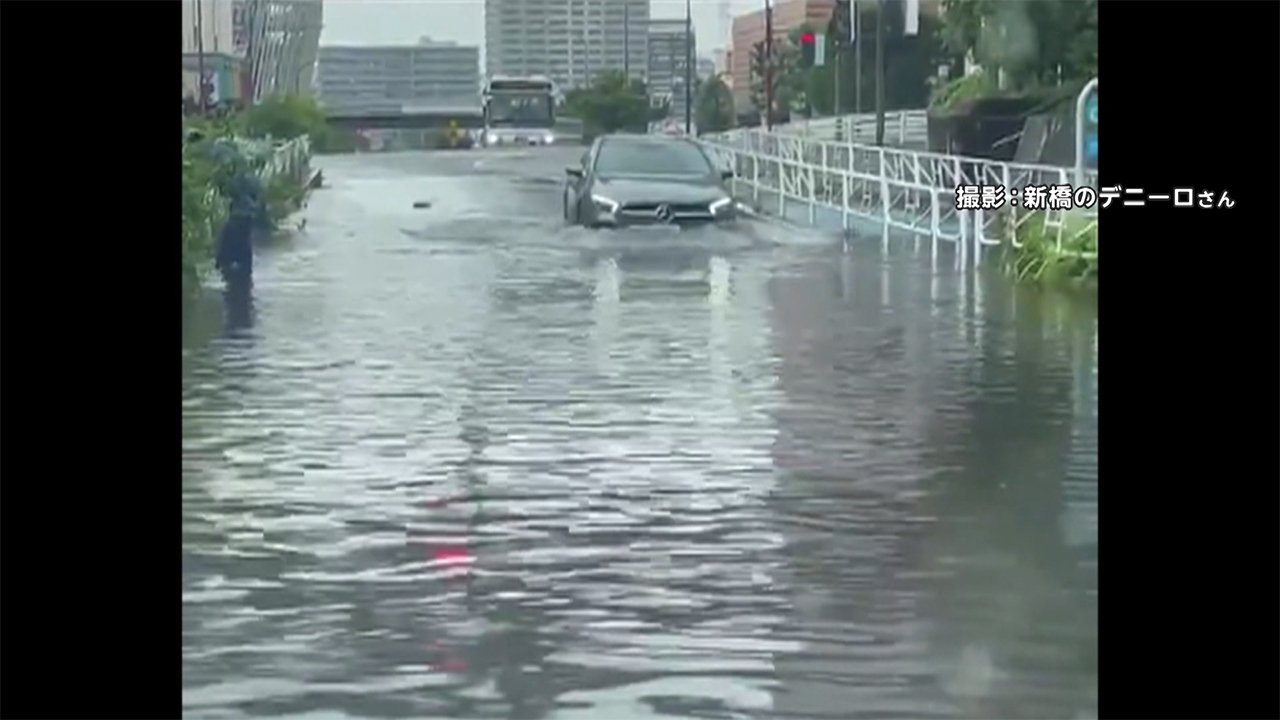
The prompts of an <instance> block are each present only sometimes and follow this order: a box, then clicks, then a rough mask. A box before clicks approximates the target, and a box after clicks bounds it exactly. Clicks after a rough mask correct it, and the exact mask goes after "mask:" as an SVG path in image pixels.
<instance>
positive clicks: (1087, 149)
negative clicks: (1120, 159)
mask: <svg viewBox="0 0 1280 720" xmlns="http://www.w3.org/2000/svg"><path fill="white" fill-rule="evenodd" d="M1084 123H1085V124H1084V158H1085V163H1086V164H1088V166H1089V167H1091V168H1096V167H1097V166H1098V91H1097V90H1094V91H1093V92H1092V93H1091V94H1090V96H1089V99H1088V100H1086V101H1085V106H1084Z"/></svg>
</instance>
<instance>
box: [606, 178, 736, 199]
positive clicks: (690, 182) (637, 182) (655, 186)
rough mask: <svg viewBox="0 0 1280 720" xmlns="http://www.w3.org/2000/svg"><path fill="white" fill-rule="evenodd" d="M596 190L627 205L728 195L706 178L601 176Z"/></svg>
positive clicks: (715, 197)
mask: <svg viewBox="0 0 1280 720" xmlns="http://www.w3.org/2000/svg"><path fill="white" fill-rule="evenodd" d="M593 191H594V192H596V193H598V194H600V195H604V196H605V197H608V198H610V199H612V200H615V201H617V202H620V203H622V204H624V205H626V204H633V203H672V204H698V203H711V202H715V201H716V200H719V199H720V198H723V197H728V194H727V193H725V191H724V189H723V188H721V187H720V186H719V185H717V184H715V183H714V182H711V181H709V180H706V179H704V178H696V179H688V178H632V177H625V178H624V177H619V178H600V179H598V180H596V183H595V187H594V188H593Z"/></svg>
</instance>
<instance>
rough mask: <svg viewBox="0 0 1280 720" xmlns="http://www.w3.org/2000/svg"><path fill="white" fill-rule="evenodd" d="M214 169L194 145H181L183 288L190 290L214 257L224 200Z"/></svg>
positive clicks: (222, 219) (197, 283)
mask: <svg viewBox="0 0 1280 720" xmlns="http://www.w3.org/2000/svg"><path fill="white" fill-rule="evenodd" d="M214 170H215V168H214V166H213V164H212V163H211V162H210V161H209V160H208V158H207V157H205V156H204V154H203V153H202V152H200V149H199V148H197V147H196V146H194V145H192V144H189V143H184V144H183V146H182V287H183V291H184V292H185V293H190V292H192V291H194V290H195V288H196V287H198V285H199V281H200V277H201V275H202V274H203V273H204V272H205V271H206V270H207V269H208V267H209V265H210V263H211V262H212V260H213V254H214V249H215V245H216V243H217V237H218V231H219V230H220V229H221V228H222V223H223V222H225V221H226V216H227V203H226V200H225V199H224V198H223V197H222V193H221V192H219V190H218V188H217V186H216V184H215V182H214V175H215V172H214Z"/></svg>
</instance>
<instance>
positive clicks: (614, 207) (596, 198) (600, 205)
mask: <svg viewBox="0 0 1280 720" xmlns="http://www.w3.org/2000/svg"><path fill="white" fill-rule="evenodd" d="M591 202H593V203H595V204H596V208H597V209H599V210H603V211H604V212H607V213H609V214H610V215H612V214H614V213H616V212H618V201H617V200H613V199H611V198H607V197H605V196H603V195H592V196H591Z"/></svg>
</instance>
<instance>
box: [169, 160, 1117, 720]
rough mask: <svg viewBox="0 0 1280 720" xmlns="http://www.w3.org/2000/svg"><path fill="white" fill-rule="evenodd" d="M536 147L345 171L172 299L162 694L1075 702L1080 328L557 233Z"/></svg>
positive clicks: (765, 246) (373, 703)
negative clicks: (175, 411) (171, 565)
mask: <svg viewBox="0 0 1280 720" xmlns="http://www.w3.org/2000/svg"><path fill="white" fill-rule="evenodd" d="M557 152H559V153H560V154H564V151H563V150H555V149H553V150H550V151H548V152H547V153H546V154H545V155H539V154H538V153H528V154H525V155H520V156H516V155H511V156H497V155H495V156H492V157H485V156H484V154H482V153H473V154H465V153H455V154H442V155H436V156H427V157H418V158H411V157H407V156H381V157H379V156H365V157H357V158H334V159H331V160H330V161H329V162H330V166H329V167H326V170H325V175H326V178H328V179H329V180H330V183H331V185H332V187H331V188H328V189H325V190H323V191H321V192H319V193H317V194H316V195H315V196H314V198H313V199H312V202H311V204H310V208H309V210H308V224H307V229H306V230H305V232H304V234H303V235H301V236H300V237H298V238H297V239H296V240H295V242H294V243H293V244H292V247H290V248H287V249H284V250H280V251H277V252H275V253H273V254H271V255H269V256H267V257H264V259H263V261H262V262H261V264H260V272H259V276H260V277H259V279H258V283H257V289H256V291H255V292H256V295H255V298H254V300H255V308H256V319H255V320H254V322H253V323H252V326H251V327H248V328H245V327H239V328H237V329H236V331H235V332H224V331H223V328H220V327H219V324H218V313H217V310H216V306H215V307H214V308H212V309H210V308H203V309H202V308H197V309H196V310H195V311H193V314H192V317H191V318H190V319H189V321H188V328H187V340H186V343H185V346H184V354H183V363H184V386H183V388H184V395H183V417H184V423H183V436H184V437H183V467H184V473H183V475H184V477H183V535H184V555H183V562H184V587H183V603H184V625H183V640H184V661H183V662H184V703H185V705H186V714H187V715H189V716H192V717H211V718H212V717H245V716H258V715H279V714H288V715H290V716H295V717H308V716H310V715H312V714H314V715H315V716H317V717H321V716H323V717H418V718H421V717H456V718H484V717H528V718H537V717H545V718H611V719H612V718H617V719H619V720H624V719H627V718H644V717H681V718H695V717H696V718H837V717H838V718H852V717H867V718H890V717H903V718H932V717H939V718H957V717H1063V718H1073V719H1074V718H1076V717H1087V716H1090V715H1094V714H1096V707H1097V704H1096V703H1097V701H1096V644H1097V641H1096V582H1097V580H1096V544H1097V525H1096V522H1097V520H1096V518H1097V469H1096V431H1097V413H1096V407H1097V400H1096V344H1095V342H1094V340H1093V338H1094V337H1095V335H1094V333H1095V329H1094V328H1095V322H1096V320H1095V315H1094V311H1093V310H1092V309H1091V308H1089V307H1082V306H1080V305H1079V304H1077V303H1071V302H1067V301H1064V300H1058V299H1053V298H1046V297H1044V296H1041V295H1039V294H1036V293H1032V292H1030V291H1022V290H1014V289H1012V288H1009V287H1008V286H1007V285H1005V284H1004V283H1002V282H1001V281H999V279H996V278H979V279H974V278H972V277H966V276H965V275H963V274H960V273H958V272H956V271H953V270H951V269H950V267H949V266H948V264H947V263H943V264H942V265H943V267H942V269H940V270H938V271H936V272H935V271H934V270H932V269H931V264H930V263H929V262H928V261H927V260H923V259H921V258H917V257H913V256H911V255H910V252H909V251H908V250H906V249H905V248H904V249H903V250H902V251H900V252H898V253H897V256H895V257H890V258H882V257H880V253H879V250H878V248H877V247H875V246H874V245H873V246H871V247H861V246H859V247H857V248H854V249H853V251H852V252H850V253H841V252H840V250H839V248H838V247H837V246H834V245H833V244H832V243H830V242H826V243H821V242H816V241H815V239H813V238H807V239H803V241H799V242H794V243H788V242H786V236H787V235H788V234H794V231H787V230H781V229H779V228H776V227H771V226H764V227H758V226H757V227H752V228H748V230H747V231H745V232H743V233H739V234H736V235H730V234H723V233H720V234H716V233H711V234H704V235H702V236H697V235H691V236H688V237H686V236H676V237H667V238H657V237H654V238H645V239H643V240H641V239H638V238H632V237H629V236H625V235H622V234H601V233H587V232H584V231H581V230H569V229H564V228H562V227H561V226H560V223H559V221H558V209H559V188H558V185H557V184H556V183H554V182H550V179H557V180H558V173H560V172H562V170H561V167H562V166H563V165H564V164H567V163H566V162H565V160H566V158H562V157H560V156H559V155H557V154H556V153H557ZM478 158H480V159H483V160H484V161H485V162H486V163H487V164H486V165H485V175H484V176H479V175H477V174H475V170H474V168H473V167H472V165H473V163H474V162H476V160H477V159H478ZM568 159H569V160H571V158H568ZM415 168H417V169H421V170H422V172H419V173H417V174H415V173H414V172H413V170H414V169H415ZM428 168H429V169H428ZM424 198H429V199H430V200H431V201H432V206H431V208H429V209H425V210H414V209H412V208H411V204H412V203H413V202H414V201H416V200H419V199H424ZM602 235H608V237H602ZM691 247H697V248H699V249H697V250H691V249H690V248H691ZM907 247H909V246H907ZM717 263H719V264H718V265H717ZM213 302H214V303H216V297H214V298H213Z"/></svg>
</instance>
